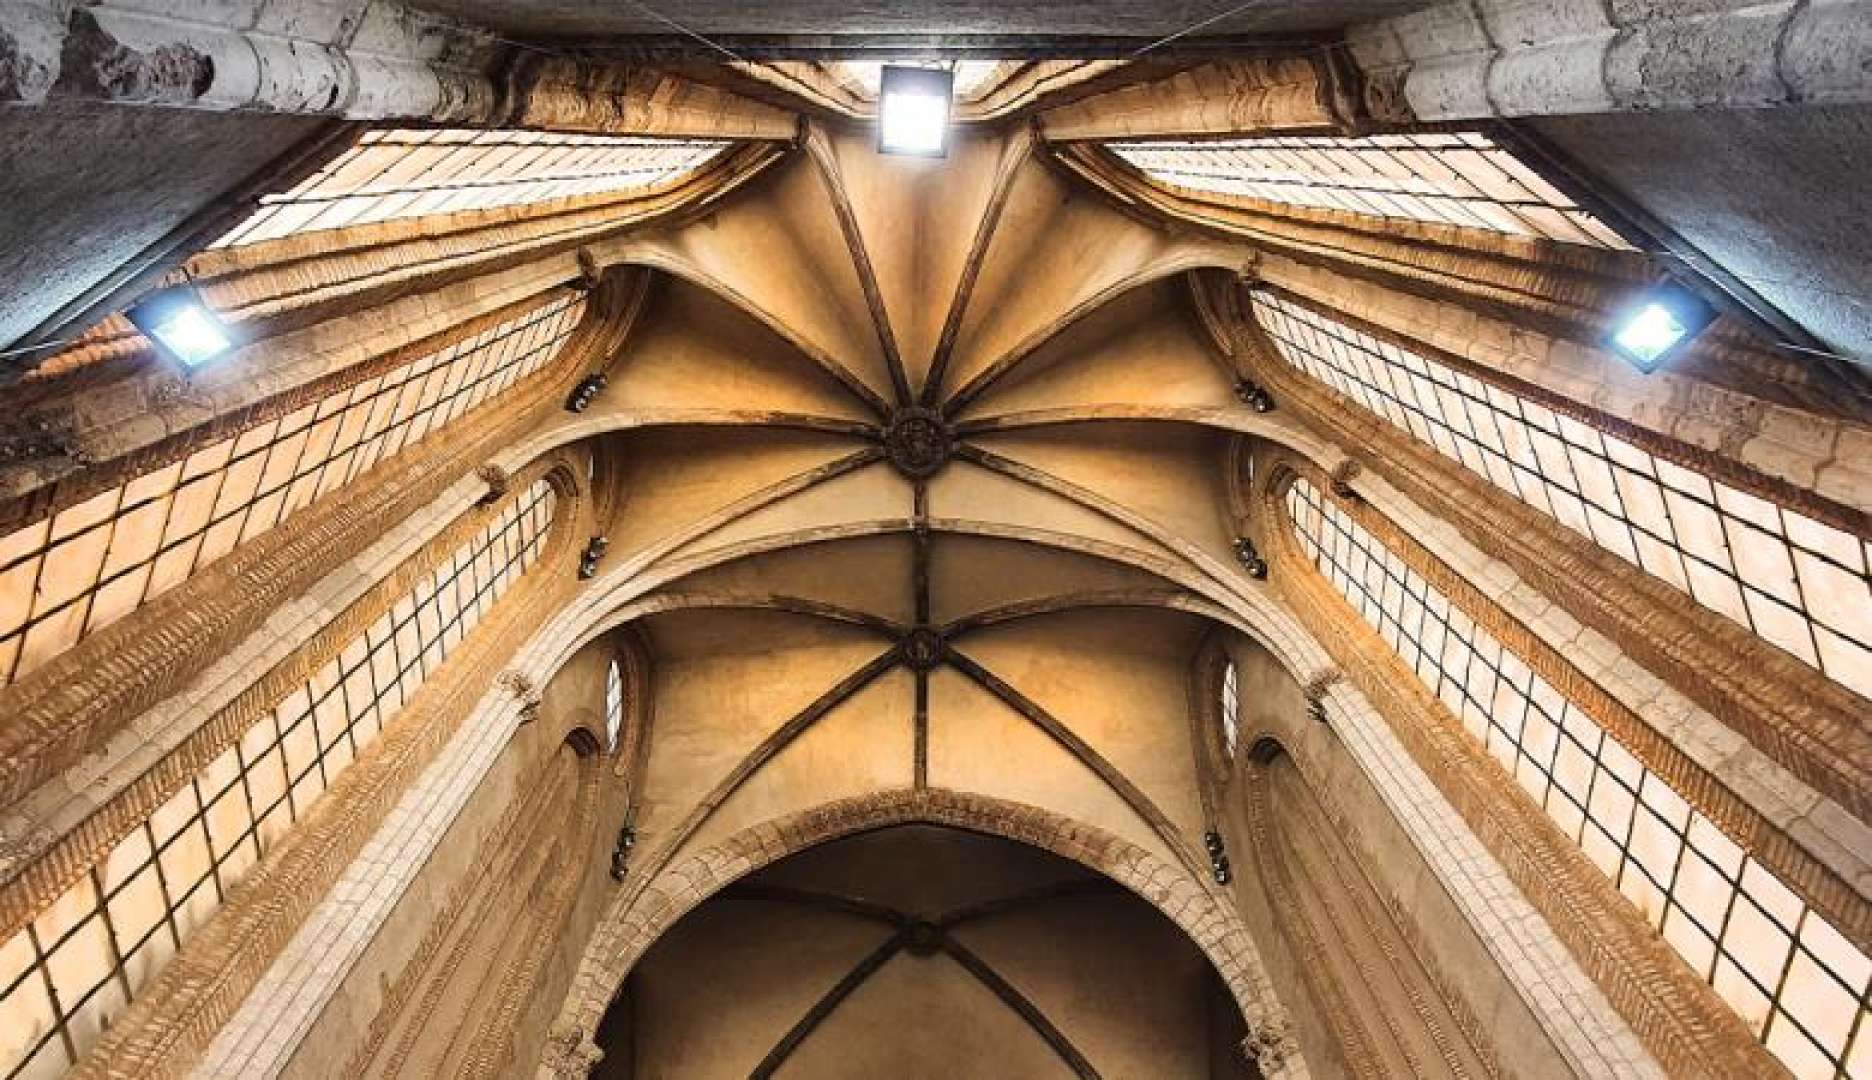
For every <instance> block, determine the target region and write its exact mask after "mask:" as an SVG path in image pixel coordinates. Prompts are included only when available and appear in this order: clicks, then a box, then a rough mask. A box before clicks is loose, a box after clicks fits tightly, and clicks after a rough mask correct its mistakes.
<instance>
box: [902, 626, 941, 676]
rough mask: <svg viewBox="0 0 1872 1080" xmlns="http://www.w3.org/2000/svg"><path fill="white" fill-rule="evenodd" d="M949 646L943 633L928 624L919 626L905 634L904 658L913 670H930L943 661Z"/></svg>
mask: <svg viewBox="0 0 1872 1080" xmlns="http://www.w3.org/2000/svg"><path fill="white" fill-rule="evenodd" d="M948 652H949V646H948V645H947V644H945V643H944V642H943V639H942V635H941V634H938V633H937V632H936V631H934V630H931V629H930V628H929V627H927V626H919V627H917V628H916V629H914V630H912V631H910V633H908V634H906V635H904V639H903V660H904V663H905V664H906V665H908V666H909V668H910V670H912V671H930V670H933V669H934V668H935V667H936V666H937V665H939V664H941V663H942V662H943V657H944V656H945V655H947V654H948Z"/></svg>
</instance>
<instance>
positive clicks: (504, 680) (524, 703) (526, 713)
mask: <svg viewBox="0 0 1872 1080" xmlns="http://www.w3.org/2000/svg"><path fill="white" fill-rule="evenodd" d="M500 685H501V687H502V688H503V689H505V690H506V691H507V692H508V693H509V694H512V695H513V697H514V700H515V701H518V702H519V703H520V723H522V724H531V723H532V722H533V721H535V720H538V719H539V711H540V695H539V687H537V686H535V685H534V684H533V680H532V678H530V677H529V676H527V675H526V674H525V673H524V672H519V671H504V672H502V673H501V677H500Z"/></svg>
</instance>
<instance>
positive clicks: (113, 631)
mask: <svg viewBox="0 0 1872 1080" xmlns="http://www.w3.org/2000/svg"><path fill="white" fill-rule="evenodd" d="M644 284H645V283H644V281H643V280H642V279H639V278H636V277H634V276H626V277H621V278H620V279H619V282H618V284H617V286H616V287H615V290H616V291H615V293H613V292H611V291H607V292H605V293H602V294H599V297H598V298H597V299H595V301H594V303H593V305H592V311H591V313H590V314H589V315H588V316H587V319H586V322H585V323H584V324H583V325H581V326H580V328H579V329H578V330H577V331H575V333H574V335H573V337H572V338H571V339H570V340H568V341H567V343H566V345H565V346H564V347H563V348H562V349H561V352H560V355H559V356H558V357H557V358H555V359H554V361H552V363H551V364H550V366H549V367H547V368H545V369H543V370H541V371H539V372H537V373H535V374H534V375H533V376H531V377H530V378H529V379H528V380H527V381H526V382H525V383H523V384H522V385H520V386H518V387H516V388H514V389H513V390H512V391H510V392H509V393H508V394H507V395H504V396H503V398H502V399H500V400H497V401H494V402H491V403H489V404H488V405H486V406H485V408H484V410H482V413H483V414H482V415H477V416H472V417H467V418H464V420H463V421H462V422H461V423H459V424H456V425H451V427H450V428H448V429H445V430H444V431H442V432H441V433H439V434H438V435H437V436H436V437H435V439H433V440H425V443H424V444H423V445H418V446H415V447H412V448H411V449H410V450H409V451H407V452H406V453H405V454H403V455H400V456H399V460H398V465H397V467H396V468H393V469H378V470H373V471H372V472H371V473H370V474H369V475H367V476H365V477H363V478H362V479H361V480H359V481H358V482H357V483H355V484H353V485H351V486H350V487H349V489H348V490H346V491H345V492H343V493H342V494H341V495H339V496H338V497H335V498H332V499H329V500H326V501H324V502H322V503H319V504H315V505H313V506H311V507H309V508H308V509H306V510H305V511H303V512H301V513H300V514H298V515H295V516H294V517H292V518H291V519H289V520H287V521H285V522H283V523H281V525H279V526H278V527H276V528H274V529H272V530H269V531H268V532H267V533H265V534H264V535H262V536H259V537H256V538H255V539H254V540H252V541H251V542H249V543H247V544H244V545H241V546H239V547H237V548H235V549H234V550H233V551H232V552H230V553H229V554H228V555H227V556H226V557H224V558H222V559H220V560H218V561H217V562H215V563H213V564H211V565H209V566H208V567H205V568H204V569H203V570H201V571H200V572H198V573H196V574H195V575H193V576H192V577H191V578H190V579H189V580H188V581H186V582H184V583H182V584H180V585H177V586H176V587H175V588H173V589H170V590H169V591H167V592H165V593H163V594H162V595H161V596H159V597H157V598H156V599H155V600H154V601H152V602H151V603H149V604H146V605H144V606H143V607H142V608H141V609H139V610H138V611H136V612H134V613H132V614H131V615H129V616H126V617H125V618H123V619H121V620H119V621H118V622H116V623H114V624H112V625H111V626H109V627H107V628H105V629H104V630H102V631H100V632H98V633H96V634H94V635H92V636H91V637H89V638H87V639H86V640H84V641H82V642H80V643H79V644H78V645H77V646H75V647H74V648H72V649H70V650H68V651H67V652H65V653H64V654H63V655H61V656H59V657H57V658H54V659H53V660H51V661H50V662H48V663H46V664H45V665H43V666H41V667H39V668H37V669H35V670H34V671H32V672H31V673H30V674H29V675H27V676H26V677H25V678H23V679H21V680H20V681H19V682H16V683H14V684H12V685H10V686H7V687H4V688H0V714H4V715H6V716H7V717H8V720H9V723H8V724H7V725H6V727H5V729H4V730H0V805H5V804H9V803H12V802H14V801H16V800H18V799H19V798H20V797H22V796H24V795H25V794H26V793H27V792H28V791H29V790H30V789H31V788H32V787H33V786H34V785H36V784H38V783H41V782H43V781H45V780H47V779H49V778H51V777H53V776H55V775H56V774H57V773H58V772H59V771H60V770H62V769H64V768H67V767H69V766H71V765H72V764H74V763H75V762H77V761H78V760H79V759H80V758H81V757H82V756H83V755H84V754H85V753H86V752H88V751H92V750H95V749H96V748H98V747H100V746H102V745H103V744H104V743H105V741H106V740H107V739H108V738H109V737H110V736H111V735H112V734H113V733H114V732H116V731H117V730H119V729H121V728H122V727H123V726H124V725H126V724H128V723H130V722H131V720H132V719H134V718H135V717H137V716H138V715H140V714H141V713H143V712H144V711H146V710H147V709H149V708H150V707H152V706H153V705H155V704H156V703H157V702H158V701H160V700H162V699H163V698H165V697H167V696H169V695H170V694H172V693H174V692H176V691H177V690H179V689H180V688H181V687H182V686H183V685H184V684H185V682H186V680H187V679H188V678H189V677H191V676H193V675H195V674H197V673H198V672H200V671H201V670H202V669H203V668H204V667H206V666H207V665H208V663H209V662H211V661H212V660H213V659H214V658H215V657H217V656H221V655H224V654H226V653H227V652H228V651H229V650H231V649H232V648H233V646H234V645H235V643H237V642H239V641H240V640H241V639H242V638H244V637H245V636H246V635H247V634H249V633H251V632H252V631H253V630H254V629H255V628H256V627H258V626H260V625H261V624H262V623H263V621H264V620H265V619H266V617H267V616H268V615H269V613H270V612H271V611H272V610H273V609H274V607H275V606H276V605H278V604H280V603H282V602H285V601H287V600H289V599H291V598H293V597H296V596H299V595H301V594H302V593H303V592H304V591H305V589H306V588H307V587H308V586H309V585H310V584H311V583H312V582H314V581H316V580H318V578H319V577H320V576H321V575H322V574H324V573H326V572H328V571H329V570H330V569H331V568H333V567H334V566H337V565H338V564H339V563H340V562H342V560H343V559H344V557H345V555H346V553H347V552H355V551H358V550H361V549H363V548H365V547H367V546H368V545H369V543H370V542H371V541H373V540H375V539H376V538H378V537H379V536H381V535H383V534H385V533H387V532H389V531H390V530H391V529H393V528H394V527H395V526H396V525H397V524H398V523H400V522H404V521H407V520H409V519H411V518H413V517H415V516H416V515H417V514H418V513H419V511H420V509H421V507H423V506H425V505H427V504H428V503H429V502H431V501H432V500H434V499H435V498H436V497H437V496H439V495H440V494H441V493H442V492H443V491H444V490H446V489H447V488H448V486H449V485H450V484H452V483H454V482H455V481H456V480H458V479H459V478H460V477H461V476H463V475H465V474H466V473H467V472H468V471H469V470H471V469H472V468H474V467H475V465H476V464H478V463H481V462H485V461H487V460H488V458H489V457H490V456H492V455H493V454H494V453H495V452H496V451H497V450H498V448H500V447H504V446H507V445H509V444H511V443H512V442H513V441H514V440H515V439H516V438H518V437H519V435H520V433H521V432H523V431H525V430H527V429H528V428H529V427H531V426H532V424H533V422H534V420H535V419H536V417H537V415H538V413H539V410H540V409H542V408H543V407H545V406H546V404H547V403H548V402H552V401H555V400H556V399H557V398H558V397H559V396H560V395H561V394H563V392H564V388H565V387H566V386H567V385H569V382H570V380H571V379H572V378H574V377H575V376H576V374H577V372H578V371H579V370H581V369H582V368H583V367H584V366H585V365H586V364H587V363H589V362H590V360H591V358H592V357H597V356H605V355H608V354H609V350H610V349H611V348H612V347H613V346H614V345H615V343H616V341H617V340H619V339H620V335H621V334H623V333H624V332H625V331H626V330H628V322H629V318H630V316H631V315H632V314H633V313H634V312H635V311H636V302H635V300H634V299H633V296H634V294H635V293H636V292H637V291H638V290H640V289H641V288H643V287H644Z"/></svg>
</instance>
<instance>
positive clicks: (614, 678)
mask: <svg viewBox="0 0 1872 1080" xmlns="http://www.w3.org/2000/svg"><path fill="white" fill-rule="evenodd" d="M623 730H624V676H623V675H621V674H620V673H619V672H618V665H617V661H616V660H613V661H611V663H610V665H609V666H608V667H606V668H605V749H607V750H616V749H617V744H618V734H619V733H620V732H622V731H623Z"/></svg>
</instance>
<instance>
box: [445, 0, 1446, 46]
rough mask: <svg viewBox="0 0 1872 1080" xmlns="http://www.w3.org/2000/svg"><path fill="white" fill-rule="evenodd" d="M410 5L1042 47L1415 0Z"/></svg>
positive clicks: (520, 0)
mask: <svg viewBox="0 0 1872 1080" xmlns="http://www.w3.org/2000/svg"><path fill="white" fill-rule="evenodd" d="M412 6H414V7H418V8H422V9H425V10H428V11H431V12H435V13H438V14H445V15H449V16H452V17H455V18H458V19H461V20H462V21H464V22H469V23H475V24H479V25H482V26H487V27H491V28H493V29H495V30H497V31H499V32H501V33H504V34H509V35H514V36H519V37H527V38H536V39H547V38H562V39H563V38H577V39H594V38H616V37H626V38H629V37H648V38H665V37H668V36H670V35H672V34H673V33H676V32H677V31H676V30H675V28H674V27H672V26H671V25H670V22H675V23H679V24H681V25H682V26H683V27H685V28H688V29H690V30H694V31H697V32H699V33H702V34H707V35H710V36H714V37H723V38H734V37H758V38H772V37H790V38H802V39H804V38H822V37H826V36H830V37H834V38H851V37H859V36H864V35H898V36H901V35H943V36H945V37H955V38H973V39H991V40H992V39H1001V40H1004V41H1010V42H1011V41H1015V40H1017V39H1025V40H1030V41H1036V42H1037V43H1039V44H1045V43H1049V42H1051V43H1057V42H1059V41H1061V40H1062V39H1064V40H1072V39H1085V38H1132V39H1140V40H1144V41H1148V40H1153V39H1156V38H1160V37H1163V36H1165V35H1169V34H1174V33H1177V32H1179V31H1182V30H1186V29H1188V28H1190V27H1192V26H1195V25H1196V24H1198V23H1203V22H1204V21H1205V20H1208V19H1211V18H1215V17H1216V16H1219V15H1221V16H1225V17H1224V18H1220V19H1217V21H1215V22H1214V23H1209V24H1207V25H1204V26H1202V27H1201V29H1200V31H1199V33H1200V34H1201V35H1204V36H1212V35H1213V36H1235V35H1249V34H1278V33H1297V32H1314V31H1330V30H1336V29H1339V28H1341V27H1344V26H1346V25H1349V24H1351V23H1355V22H1363V21H1365V20H1368V19H1374V18H1383V17H1385V16H1388V15H1395V14H1398V13H1400V12H1404V11H1410V10H1414V9H1416V8H1420V7H1423V6H1425V5H1424V3H1423V2H1421V0H1260V2H1258V3H1251V4H1249V5H1248V6H1246V7H1243V6H1242V4H1241V3H1240V0H1160V2H1157V3H1138V2H1137V0H1075V2H1061V0H1010V2H1002V3H996V2H993V0H920V2H908V0H897V2H891V3H880V2H876V0H873V2H871V3H857V4H851V3H834V2H830V0H768V2H762V3H746V2H738V0H648V2H647V3H646V5H645V6H643V7H640V6H638V5H637V4H635V3H633V2H631V0H417V2H416V3H415V4H413V5H412ZM1238 8H1239V9H1240V10H1237V9H1238ZM652 12H654V14H652ZM658 15H661V16H663V17H664V18H665V19H667V20H669V21H670V22H665V21H662V20H659V19H658V18H657V17H656V16H658ZM853 44H854V46H857V45H860V44H861V43H859V42H853Z"/></svg>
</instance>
